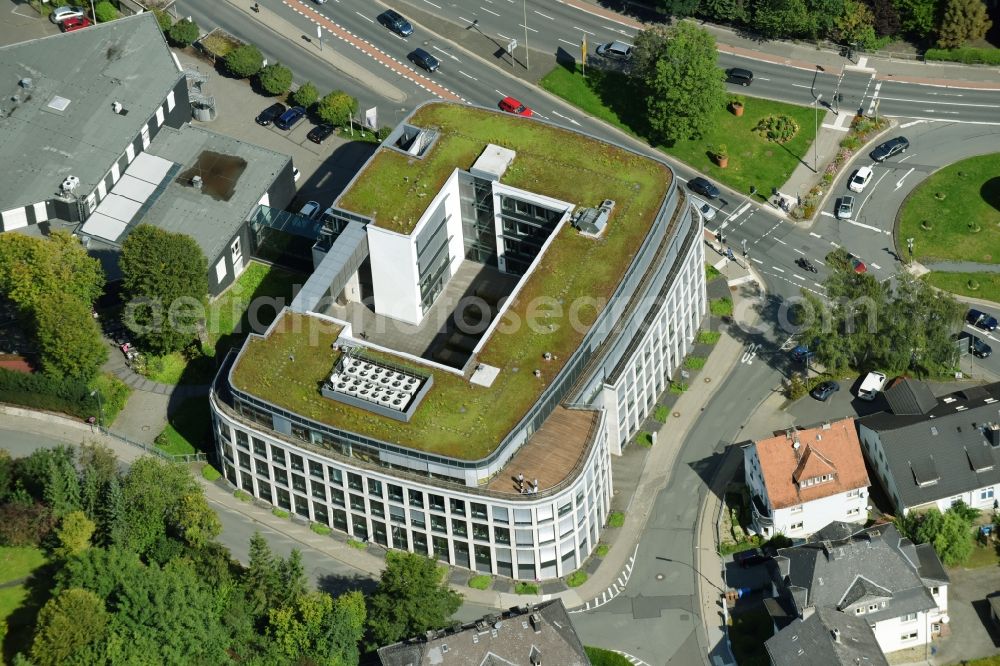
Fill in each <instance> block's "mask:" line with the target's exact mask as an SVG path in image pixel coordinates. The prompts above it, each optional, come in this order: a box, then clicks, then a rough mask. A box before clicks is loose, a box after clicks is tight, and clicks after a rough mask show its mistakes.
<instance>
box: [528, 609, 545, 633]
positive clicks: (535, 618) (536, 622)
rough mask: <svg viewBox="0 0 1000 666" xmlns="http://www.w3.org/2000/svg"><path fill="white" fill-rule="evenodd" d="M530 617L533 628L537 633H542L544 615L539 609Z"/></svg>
mask: <svg viewBox="0 0 1000 666" xmlns="http://www.w3.org/2000/svg"><path fill="white" fill-rule="evenodd" d="M528 619H529V620H530V621H531V628H532V629H534V631H535V633H536V634H540V633H542V616H541V615H540V614H539V613H538V611H535V612H533V613H532V614H531V615H529V616H528Z"/></svg>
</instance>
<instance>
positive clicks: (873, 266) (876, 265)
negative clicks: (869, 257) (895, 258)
mask: <svg viewBox="0 0 1000 666" xmlns="http://www.w3.org/2000/svg"><path fill="white" fill-rule="evenodd" d="M868 265H869V266H871V267H872V268H874V269H875V270H877V271H880V270H882V267H881V266H879V265H878V264H876V263H875V262H872V263H870V264H868Z"/></svg>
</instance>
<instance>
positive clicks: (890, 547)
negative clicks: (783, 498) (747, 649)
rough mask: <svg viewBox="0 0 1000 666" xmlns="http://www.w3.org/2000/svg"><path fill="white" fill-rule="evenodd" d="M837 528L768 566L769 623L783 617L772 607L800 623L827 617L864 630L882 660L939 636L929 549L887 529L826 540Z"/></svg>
mask: <svg viewBox="0 0 1000 666" xmlns="http://www.w3.org/2000/svg"><path fill="white" fill-rule="evenodd" d="M842 527H843V526H842V525H834V526H832V529H831V530H829V533H828V531H827V530H826V529H824V530H820V531H819V532H817V533H816V535H814V536H813V538H812V539H810V540H809V541H808V542H806V543H804V544H801V545H799V546H793V547H791V548H782V549H780V550H779V551H778V553H777V555H776V556H775V558H774V559H773V561H771V562H770V563H768V567H769V570H770V575H771V580H772V593H773V594H774V595H775V596H776V597H778V601H779V602H780V603H770V604H766V607H767V608H768V610H769V611H770V612H771V614H772V618H774V619H775V620H780V619H781V618H782V617H784V616H787V615H788V613H784V612H781V613H776V612H775V610H774V609H776V608H778V607H783V608H786V609H789V610H790V611H791V615H792V616H794V617H797V618H801V619H809V615H810V613H812V612H815V611H818V610H819V609H828V610H834V611H837V612H838V613H842V614H846V615H848V616H851V617H856V618H859V619H863V620H864V621H865V622H867V623H868V626H869V627H871V629H872V631H873V633H874V634H875V639H876V640H877V641H878V645H879V647H880V648H881V649H882V651H883V652H885V653H889V652H895V651H897V650H903V649H906V648H912V647H919V646H923V645H924V644H925V643H927V642H929V641H930V640H931V639H932V638H933V637H934V636H936V635H939V634H940V633H941V631H942V629H943V627H944V625H945V624H946V623H947V622H948V614H947V613H948V576H947V574H946V573H945V571H944V567H943V566H942V565H941V560H940V559H938V556H937V553H935V552H934V548H933V547H932V546H931V545H930V544H920V545H914V544H913V543H912V542H911V541H910V540H909V539H906V538H904V537H903V536H901V535H900V534H899V532H898V531H897V530H896V528H895V527H894V526H893V525H892V524H891V523H890V524H884V525H878V526H875V527H871V528H868V529H862V530H859V531H857V532H855V533H854V534H852V535H850V536H848V537H846V538H836V539H835V538H830V537H836V536H841V535H842ZM789 626H795V622H794V621H793V622H792V624H791V625H789ZM842 636H843V634H842ZM804 663H812V662H804Z"/></svg>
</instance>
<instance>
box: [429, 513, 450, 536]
mask: <svg viewBox="0 0 1000 666" xmlns="http://www.w3.org/2000/svg"><path fill="white" fill-rule="evenodd" d="M431 530H432V531H434V532H440V533H441V534H447V533H448V524H447V522H446V521H445V519H444V516H438V515H436V514H433V513H432V514H431Z"/></svg>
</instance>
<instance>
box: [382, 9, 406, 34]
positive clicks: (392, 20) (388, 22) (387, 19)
mask: <svg viewBox="0 0 1000 666" xmlns="http://www.w3.org/2000/svg"><path fill="white" fill-rule="evenodd" d="M378 22H379V23H381V24H382V25H384V26H385V27H387V28H389V30H392V31H393V32H394V33H396V34H397V35H399V36H400V37H409V36H410V35H412V34H413V26H412V25H410V22H409V21H407V20H406V19H405V18H403V15H402V14H400V13H399V12H396V11H393V10H391V9H387V10H385V11H384V12H382V13H381V14H379V15H378Z"/></svg>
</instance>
